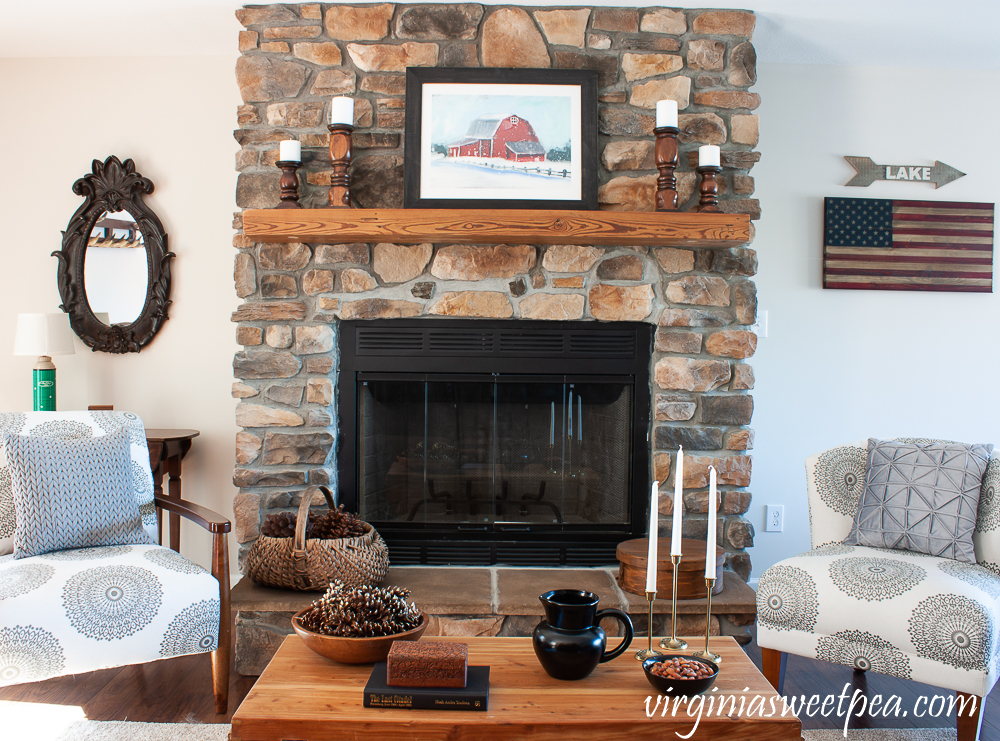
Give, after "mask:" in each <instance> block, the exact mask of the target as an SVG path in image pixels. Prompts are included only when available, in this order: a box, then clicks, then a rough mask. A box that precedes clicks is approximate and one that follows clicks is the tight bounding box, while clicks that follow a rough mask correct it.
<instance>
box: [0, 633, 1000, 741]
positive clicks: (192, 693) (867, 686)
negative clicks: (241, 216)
mask: <svg viewBox="0 0 1000 741" xmlns="http://www.w3.org/2000/svg"><path fill="white" fill-rule="evenodd" d="M745 648H746V652H747V654H748V655H749V656H750V658H751V660H752V661H753V662H754V663H755V664H756V665H757V667H758V668H760V666H761V652H760V649H759V648H758V647H757V645H756V642H752V643H750V644H749V645H748V646H746V647H745ZM255 679H256V678H255V677H242V676H240V675H239V674H237V673H236V671H235V669H233V671H232V675H231V679H230V682H229V712H228V714H226V715H218V714H216V712H215V705H214V703H213V699H212V671H211V666H210V665H209V657H208V654H200V655H196V656H181V657H178V658H174V659H164V660H162V661H154V662H151V663H149V664H139V665H136V666H127V667H123V668H120V669H104V670H101V671H98V672H90V673H88V674H79V675H76V676H71V677H59V678H57V679H50V680H47V681H45V682H34V683H32V684H24V685H17V686H13V687H4V688H0V700H10V701H18V702H38V703H50V704H55V705H78V706H80V707H82V708H83V711H84V712H85V713H86V716H87V717H88V718H90V719H91V720H132V721H145V722H150V723H228V722H229V721H230V719H231V718H232V715H233V713H234V712H235V711H236V708H238V707H239V705H240V703H241V702H242V701H243V698H244V697H246V695H247V693H248V692H249V691H250V688H251V687H253V684H254V681H255ZM845 684H846V685H850V689H849V690H848V694H849V695H850V694H853V692H854V690H855V689H860V690H861V691H862V693H863V694H864V696H865V697H866V698H869V699H871V698H873V697H874V696H875V695H882V698H883V703H884V702H885V701H887V699H888V698H889V696H891V695H896V696H898V697H899V698H900V707H901V708H902V709H904V710H908V711H910V712H909V713H908V715H907V716H906V717H895V716H892V715H890V716H889V717H882V716H881V714H880V715H878V716H877V717H869V716H867V715H865V716H863V717H860V718H852V720H851V724H850V728H954V727H955V719H954V717H951V718H949V717H944V716H941V717H938V718H934V717H931V716H926V717H923V718H917V717H914V716H913V713H912V708H913V707H914V703H915V702H916V701H917V698H918V697H920V696H921V695H925V696H927V697H928V698H930V697H933V696H934V695H942V696H944V697H946V698H947V697H949V696H951V695H952V694H953V693H950V692H946V691H944V690H941V689H939V688H936V687H931V686H929V685H925V684H918V683H917V682H909V681H906V680H902V679H896V678H895V677H887V676H883V675H880V674H861V673H860V672H854V671H853V670H852V669H850V668H849V667H845V666H838V665H834V664H827V663H825V662H821V661H814V660H812V659H806V658H802V657H800V656H789V657H788V663H787V666H786V668H785V685H784V695H785V696H786V697H789V696H800V695H806V696H807V697H808V696H811V695H814V694H818V695H820V696H821V697H822V696H826V695H830V694H832V695H836V696H839V695H840V693H841V691H842V690H843V688H844V685H845ZM801 720H802V727H803V728H806V729H812V728H842V727H843V723H844V719H843V717H840V718H838V717H837V716H836V715H835V714H833V715H831V716H830V717H827V718H824V717H822V716H821V715H820V714H818V713H817V714H816V716H815V717H811V718H810V717H805V716H804V715H802V716H801ZM981 738H982V739H983V740H984V741H987V740H988V739H998V738H1000V690H998V689H994V691H993V693H991V695H990V696H989V697H988V698H987V701H986V708H985V717H984V719H983V731H982V734H981Z"/></svg>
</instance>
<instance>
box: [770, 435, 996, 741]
mask: <svg viewBox="0 0 1000 741" xmlns="http://www.w3.org/2000/svg"><path fill="white" fill-rule="evenodd" d="M901 440H902V441H904V442H909V441H918V440H915V439H913V438H909V439H907V438H901ZM927 442H930V441H927ZM941 442H944V441H941ZM867 452H868V445H867V441H861V442H859V443H855V444H852V445H842V446H839V447H836V448H831V449H830V450H826V451H824V452H822V453H820V454H818V455H814V456H811V457H810V458H809V459H807V461H806V478H807V487H808V495H809V523H810V533H811V537H812V545H813V549H812V550H811V551H808V552H806V553H802V554H799V555H798V556H794V557H792V558H787V559H785V560H784V561H781V562H779V563H777V564H775V565H774V566H772V567H771V568H769V569H768V570H767V571H765V572H764V573H763V574H762V575H761V577H760V581H759V584H758V587H757V642H758V644H759V645H760V646H761V647H762V648H763V649H765V652H764V653H765V670H767V669H768V663H769V662H771V673H770V674H769V672H768V671H765V674H769V676H768V679H770V680H771V681H772V683H774V684H775V686H777V682H778V681H780V680H779V679H778V676H779V674H780V663H775V662H779V661H780V654H777V655H776V656H775V654H771V655H770V656H771V658H770V659H769V657H768V651H767V650H766V649H771V650H772V651H776V652H788V653H793V654H797V655H799V656H807V657H810V658H815V659H820V660H822V661H830V662H834V663H838V664H844V665H846V666H852V667H854V668H855V669H859V670H862V671H869V670H870V671H874V672H878V673H880V674H888V675H891V676H895V677H901V678H904V679H914V680H916V681H918V682H925V683H927V684H931V685H934V686H937V687H943V688H945V689H950V690H955V691H957V692H961V693H966V694H970V695H976V696H978V697H979V698H983V697H985V696H986V695H987V694H989V691H990V689H991V688H992V687H993V685H994V684H995V683H996V681H997V674H998V669H1000V510H998V504H1000V502H998V501H997V497H996V488H997V483H998V481H1000V460H998V459H997V458H991V459H990V461H989V465H988V466H987V468H986V472H985V474H984V476H983V481H982V490H981V495H980V502H979V510H978V512H979V516H978V519H977V524H976V530H975V533H974V535H973V542H974V544H975V551H976V560H977V563H975V564H972V563H964V562H962V561H957V560H954V559H951V558H940V557H936V556H930V555H926V554H923V553H916V552H911V551H902V550H889V549H885V548H873V547H866V546H857V545H844V544H843V543H842V542H841V541H843V540H844V539H845V538H847V536H848V534H849V533H850V531H851V526H852V524H853V523H854V514H855V511H856V510H857V508H858V504H859V501H860V499H861V496H862V493H863V492H864V489H865V462H866V456H867ZM971 723H972V726H973V729H972V730H971V731H970V730H969V728H968V723H967V727H966V729H965V731H964V735H963V728H962V721H961V720H960V721H959V731H960V733H959V740H960V741H965V739H974V738H976V734H977V731H976V729H975V727H976V726H977V724H978V718H976V719H975V720H974V721H971Z"/></svg>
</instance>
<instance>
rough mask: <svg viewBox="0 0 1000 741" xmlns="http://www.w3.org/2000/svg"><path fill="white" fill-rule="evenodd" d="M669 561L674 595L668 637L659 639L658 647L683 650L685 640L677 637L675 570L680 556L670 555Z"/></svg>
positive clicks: (678, 564) (685, 644)
mask: <svg viewBox="0 0 1000 741" xmlns="http://www.w3.org/2000/svg"><path fill="white" fill-rule="evenodd" d="M670 563H672V564H673V565H674V596H673V599H672V600H671V604H670V637H669V638H663V639H661V640H660V648H665V649H667V650H668V651H683V650H684V649H686V648H687V647H688V644H687V641H682V640H681V639H680V638H678V637H677V571H678V567H679V566H680V563H681V557H680V556H674V555H671V556H670Z"/></svg>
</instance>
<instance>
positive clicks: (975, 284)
mask: <svg viewBox="0 0 1000 741" xmlns="http://www.w3.org/2000/svg"><path fill="white" fill-rule="evenodd" d="M824 210H825V218H824V224H825V228H824V239H823V245H824V249H823V287H824V288H851V289H860V290H866V291H958V292H972V293H992V292H993V204H992V203H963V202H955V201H895V200H890V199H883V198H827V199H826V206H825V209H824Z"/></svg>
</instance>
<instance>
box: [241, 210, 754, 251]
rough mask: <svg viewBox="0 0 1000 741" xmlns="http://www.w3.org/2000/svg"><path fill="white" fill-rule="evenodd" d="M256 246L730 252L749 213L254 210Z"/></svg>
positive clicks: (247, 218)
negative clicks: (316, 244)
mask: <svg viewBox="0 0 1000 741" xmlns="http://www.w3.org/2000/svg"><path fill="white" fill-rule="evenodd" d="M243 231H244V233H245V234H246V235H247V236H248V237H251V238H252V239H254V240H256V241H258V242H327V243H345V242H394V243H397V244H420V243H422V242H436V243H446V242H447V243H456V244H591V245H627V246H632V245H636V246H663V245H669V246H687V247H728V246H736V245H741V244H746V243H747V242H749V241H750V240H751V236H750V235H751V231H750V217H749V216H748V215H746V214H721V213H719V214H707V213H706V214H701V213H688V212H681V211H670V212H647V211H520V210H494V209H469V210H457V209H400V208H384V209H383V208H373V209H354V208H352V209H346V208H344V209H339V208H329V209H325V208H311V209H254V210H247V211H244V212H243Z"/></svg>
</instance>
